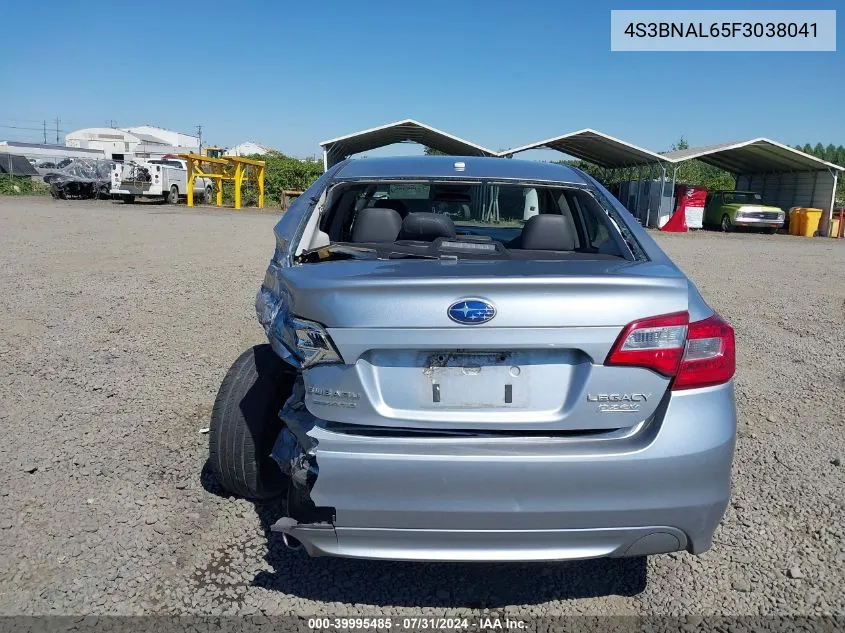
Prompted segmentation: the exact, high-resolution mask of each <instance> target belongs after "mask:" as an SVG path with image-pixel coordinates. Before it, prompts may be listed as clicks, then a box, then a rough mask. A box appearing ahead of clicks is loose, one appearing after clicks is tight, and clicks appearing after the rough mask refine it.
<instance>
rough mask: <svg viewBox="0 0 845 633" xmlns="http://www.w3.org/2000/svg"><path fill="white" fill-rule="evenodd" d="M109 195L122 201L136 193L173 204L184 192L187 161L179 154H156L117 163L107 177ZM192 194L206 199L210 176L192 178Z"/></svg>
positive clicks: (131, 199)
mask: <svg viewBox="0 0 845 633" xmlns="http://www.w3.org/2000/svg"><path fill="white" fill-rule="evenodd" d="M110 193H111V196H112V198H115V199H119V200H123V201H124V202H126V203H132V202H135V198H136V197H144V198H164V199H166V200H167V201H168V202H169V203H170V204H176V203H177V202H179V200H180V198H185V197H187V195H188V165H187V162H186V161H184V160H182V159H181V158H169V157H168V158H157V159H153V160H148V161H143V162H136V161H127V162H125V163H117V164H116V165H115V167H114V171H112V177H111V191H110ZM194 196H201V197H203V198H204V199H205V201H206V202H211V201H212V200H213V199H214V183H213V182H212V181H211V179H210V178H196V179H195V180H194Z"/></svg>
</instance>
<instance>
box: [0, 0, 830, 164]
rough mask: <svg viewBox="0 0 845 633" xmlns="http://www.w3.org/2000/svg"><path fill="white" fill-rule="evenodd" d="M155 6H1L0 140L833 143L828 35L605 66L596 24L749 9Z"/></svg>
mask: <svg viewBox="0 0 845 633" xmlns="http://www.w3.org/2000/svg"><path fill="white" fill-rule="evenodd" d="M235 5H237V6H238V7H239V9H238V10H237V11H234V10H233V9H232V7H233V6H235ZM755 5H756V6H755ZM838 5H840V6H841V3H840V2H833V1H830V0H819V1H818V2H815V3H813V5H812V6H806V5H805V4H804V3H797V2H792V3H789V2H779V1H773V2H767V3H766V4H765V8H769V9H797V8H813V9H835V8H837V6H838ZM151 6H152V7H156V6H159V5H156V4H153V5H151ZM161 6H162V8H161V10H160V11H158V12H157V11H156V9H155V8H152V9H150V13H149V15H153V16H156V15H158V16H160V18H161V19H159V20H146V19H145V20H142V16H144V15H147V14H148V13H147V11H148V10H147V9H146V8H145V4H144V3H140V4H139V3H137V2H136V3H132V2H130V3H127V2H111V3H103V2H85V1H79V2H77V1H74V2H55V3H54V2H49V3H45V2H39V3H34V2H33V3H28V2H17V3H13V2H4V3H3V11H2V14H3V16H4V22H5V25H6V26H5V27H4V29H3V32H4V36H3V45H2V48H3V53H2V55H0V85H2V86H3V94H4V98H3V99H2V100H0V125H1V126H3V127H0V139H15V140H33V141H39V140H41V132H40V131H38V130H40V128H41V121H42V120H43V119H47V120H48V122H49V121H51V120H53V119H55V118H56V117H57V116H58V117H60V119H61V124H60V128H61V129H62V130H65V131H70V130H74V129H79V128H82V127H95V126H104V125H107V124H108V122H109V121H110V120H114V121H116V122H117V124H118V125H119V126H128V125H139V124H144V123H149V124H154V125H160V126H163V127H169V128H173V129H178V130H182V131H191V130H193V129H194V128H195V126H196V124H198V123H201V124H202V125H203V130H204V138H205V140H206V142H210V143H215V144H221V145H226V146H231V145H234V144H237V143H239V142H241V141H244V140H247V139H250V140H255V141H258V142H261V143H264V144H267V145H271V146H275V147H278V148H279V149H281V150H282V151H285V152H286V153H290V154H293V155H296V156H306V155H311V154H316V153H318V152H319V147H318V142H319V141H321V140H324V139H328V138H332V137H335V136H340V135H342V134H346V133H349V132H352V131H356V130H359V129H362V128H367V127H373V126H376V125H381V124H383V123H387V122H390V121H394V120H398V119H403V118H406V117H410V118H415V119H418V120H420V121H423V122H425V123H428V124H430V125H433V126H435V127H438V128H441V129H444V130H446V131H449V132H451V133H453V134H456V135H458V136H461V137H464V138H466V139H469V140H472V141H475V142H477V143H480V144H482V145H485V146H487V147H490V148H492V149H494V150H497V149H504V148H507V147H514V146H517V145H522V144H525V143H528V142H530V141H533V140H537V139H541V138H546V137H549V136H554V135H557V134H561V133H564V132H568V131H573V130H577V129H580V128H584V127H591V128H595V129H598V130H601V131H604V132H607V133H608V134H611V135H613V136H617V137H620V138H623V139H625V140H628V141H631V142H633V143H636V144H638V145H642V146H644V147H648V148H650V149H655V150H663V149H667V148H668V147H669V146H670V145H671V144H672V143H673V142H674V141H675V140H676V139H677V138H678V137H679V136H681V135H684V136H685V137H686V138H687V139H688V140H689V142H690V143H691V144H692V145H706V144H711V143H718V142H723V141H730V140H738V139H745V138H750V137H754V136H769V137H772V138H775V139H777V140H780V141H783V142H785V143H789V144H795V143H804V142H811V143H816V142H818V141H820V142H822V143H825V144H827V143H834V144H840V143H845V116H843V114H842V113H843V111H845V53H843V52H842V51H843V49H845V39H843V38H842V28H841V27H840V28H838V29H837V30H838V40H839V51H837V52H835V53H620V52H615V53H614V52H611V51H610V36H609V28H610V10H611V8H648V9H660V8H666V9H668V8H697V9H718V8H723V9H728V8H749V9H750V8H760V3H755V2H744V3H736V2H708V1H706V0H700V1H699V2H697V3H695V4H693V3H688V2H661V1H657V0H651V1H649V2H643V3H637V2H616V3H607V2H603V1H600V0H596V1H593V2H586V3H585V2H568V1H550V0H546V1H543V0H519V1H514V0H506V1H498V0H487V1H481V0H465V1H464V2H457V1H454V0H452V1H447V0H427V1H426V2H413V1H404V2H402V1H396V0H391V1H385V2H381V1H376V0H359V1H358V2H348V1H346V2H343V1H339V0H325V1H322V2H319V3H311V2H297V3H293V2H266V3H262V2H249V1H246V0H244V1H242V2H239V3H233V2H219V3H218V2H216V1H215V0H208V1H206V2H203V3H187V2H171V3H166V4H163V5H161ZM840 20H843V21H845V13H843V15H842V16H840ZM9 25H14V28H10V26H9ZM50 125H52V126H55V124H54V123H48V127H49V126H50ZM13 126H14V127H17V128H21V127H35V128H38V130H22V129H14V127H13ZM51 136H52V139H53V141H54V140H55V132H53V133H52V135H51V134H50V133H48V140H49V139H50V138H51Z"/></svg>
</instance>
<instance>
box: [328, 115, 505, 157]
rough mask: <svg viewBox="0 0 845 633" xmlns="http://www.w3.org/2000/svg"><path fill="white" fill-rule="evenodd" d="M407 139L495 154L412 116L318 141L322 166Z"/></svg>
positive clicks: (447, 149)
mask: <svg viewBox="0 0 845 633" xmlns="http://www.w3.org/2000/svg"><path fill="white" fill-rule="evenodd" d="M408 141H410V142H414V143H419V144H420V145H425V146H426V147H430V148H432V149H436V150H438V151H441V152H444V153H446V154H452V155H456V156H496V155H497V154H496V152H494V151H493V150H489V149H487V148H486V147H482V146H481V145H476V144H475V143H471V142H469V141H465V140H464V139H462V138H458V137H457V136H454V135H452V134H448V133H447V132H443V131H442V130H438V129H437V128H433V127H431V126H430V125H425V124H424V123H420V122H419V121H415V120H414V119H405V120H403V121H396V122H395V123H388V124H387V125H381V126H379V127H374V128H370V129H369V130H362V131H360V132H354V133H352V134H347V135H346V136H339V137H337V138H333V139H331V140H328V141H323V142H321V143H320V147H322V148H323V167H324V168H325V169H328V168H329V167H331V166H332V165H335V164H337V163H339V162H340V161H342V160H344V159H346V158H348V157H350V156H352V155H353V154H360V153H361V152H366V151H368V150H372V149H376V148H378V147H385V146H387V145H392V144H394V143H402V142H408Z"/></svg>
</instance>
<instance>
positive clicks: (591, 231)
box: [570, 191, 612, 249]
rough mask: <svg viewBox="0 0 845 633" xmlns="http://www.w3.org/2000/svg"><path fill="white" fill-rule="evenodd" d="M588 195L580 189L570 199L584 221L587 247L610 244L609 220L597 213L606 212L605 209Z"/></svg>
mask: <svg viewBox="0 0 845 633" xmlns="http://www.w3.org/2000/svg"><path fill="white" fill-rule="evenodd" d="M588 197H589V196H588V195H587V194H585V193H583V192H580V191H579V192H573V193H572V195H571V197H570V200H571V202H572V204H573V206H574V207H576V209H577V213H578V215H579V216H580V217H581V220H582V221H583V226H584V230H585V232H586V241H587V247H588V248H591V249H601V247H602V245H603V244H604V245H605V246H609V242H612V240H611V238H610V231H609V230H608V225H607V222H605V221H603V219H602V218H600V217H599V216H598V215H597V213H604V211H602V210H601V208H600V207H598V205H597V204H595V203H594V201H593V204H590V202H591V200H588Z"/></svg>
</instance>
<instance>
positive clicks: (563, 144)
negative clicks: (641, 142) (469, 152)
mask: <svg viewBox="0 0 845 633" xmlns="http://www.w3.org/2000/svg"><path fill="white" fill-rule="evenodd" d="M531 149H553V150H557V151H559V152H561V153H563V154H568V155H569V156H573V157H575V158H580V159H581V160H585V161H588V162H590V163H593V164H595V165H598V166H599V167H603V168H605V169H618V168H622V167H642V166H644V165H654V164H663V163H667V162H669V161H668V160H667V159H666V157H665V156H663V155H661V154H658V153H656V152H652V151H651V150H647V149H644V148H642V147H637V146H636V145H633V144H631V143H628V142H627V141H622V140H620V139H618V138H614V137H612V136H610V135H608V134H603V133H602V132H597V131H596V130H591V129H584V130H578V131H577V132H569V133H568V134H562V135H561V136H555V137H553V138H548V139H545V140H543V141H536V142H534V143H529V144H528V145H523V146H521V147H515V148H513V149H506V150H504V151H502V152H499V154H498V155H499V156H513V155H514V154H517V153H519V152H525V151H528V150H531Z"/></svg>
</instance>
